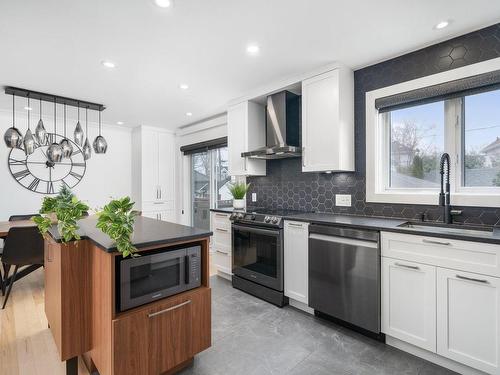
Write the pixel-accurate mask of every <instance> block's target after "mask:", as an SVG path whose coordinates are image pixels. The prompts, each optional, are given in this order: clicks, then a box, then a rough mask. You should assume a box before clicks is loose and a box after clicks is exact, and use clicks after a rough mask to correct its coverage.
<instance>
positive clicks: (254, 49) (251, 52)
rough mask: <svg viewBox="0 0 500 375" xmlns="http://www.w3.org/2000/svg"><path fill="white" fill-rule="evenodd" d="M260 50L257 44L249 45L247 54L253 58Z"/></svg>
mask: <svg viewBox="0 0 500 375" xmlns="http://www.w3.org/2000/svg"><path fill="white" fill-rule="evenodd" d="M259 51H260V48H259V46H258V45H257V44H249V45H248V46H247V52H248V54H249V55H252V56H255V55H257V54H258V53H259Z"/></svg>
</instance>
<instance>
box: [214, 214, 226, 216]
mask: <svg viewBox="0 0 500 375" xmlns="http://www.w3.org/2000/svg"><path fill="white" fill-rule="evenodd" d="M215 216H217V217H227V214H215Z"/></svg>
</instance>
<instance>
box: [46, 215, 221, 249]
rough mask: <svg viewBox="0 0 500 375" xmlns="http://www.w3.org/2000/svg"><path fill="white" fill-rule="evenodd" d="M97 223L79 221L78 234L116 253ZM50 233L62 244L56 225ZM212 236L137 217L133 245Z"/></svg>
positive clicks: (89, 218) (92, 220) (137, 246)
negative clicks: (97, 226)
mask: <svg viewBox="0 0 500 375" xmlns="http://www.w3.org/2000/svg"><path fill="white" fill-rule="evenodd" d="M96 223H97V217H96V216H90V217H88V218H85V219H82V220H80V221H78V225H79V226H80V229H79V231H78V233H79V234H80V236H81V237H82V239H90V240H91V241H93V242H94V243H95V244H96V245H97V246H99V247H100V248H102V249H103V250H105V251H107V252H110V253H111V252H114V251H116V246H115V243H114V241H113V240H112V239H111V238H109V236H108V235H107V234H104V233H103V232H102V231H101V230H100V229H97V228H96ZM49 233H50V235H51V236H52V238H54V240H56V241H57V242H61V236H60V235H59V231H58V230H57V226H56V225H54V226H52V228H51V229H50V230H49ZM211 235H212V232H211V231H209V230H204V229H199V228H194V227H189V226H186V225H180V224H175V223H169V222H166V221H161V220H155V219H150V218H147V217H144V216H137V217H136V219H135V224H134V234H133V236H132V243H133V245H134V246H135V247H136V248H141V247H146V246H153V245H167V244H169V243H173V242H179V241H188V240H196V239H200V238H203V237H208V236H211Z"/></svg>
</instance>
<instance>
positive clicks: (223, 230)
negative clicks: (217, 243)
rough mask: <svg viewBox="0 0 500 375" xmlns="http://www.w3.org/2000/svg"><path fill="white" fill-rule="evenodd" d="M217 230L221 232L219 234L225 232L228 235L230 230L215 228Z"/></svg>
mask: <svg viewBox="0 0 500 375" xmlns="http://www.w3.org/2000/svg"><path fill="white" fill-rule="evenodd" d="M215 230H217V231H219V232H225V233H227V232H228V230H227V229H222V228H215Z"/></svg>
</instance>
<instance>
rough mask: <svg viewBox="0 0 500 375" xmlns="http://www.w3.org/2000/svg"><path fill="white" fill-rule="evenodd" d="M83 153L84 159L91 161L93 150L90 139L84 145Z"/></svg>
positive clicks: (86, 139)
mask: <svg viewBox="0 0 500 375" xmlns="http://www.w3.org/2000/svg"><path fill="white" fill-rule="evenodd" d="M82 153H83V158H84V159H85V160H89V159H90V157H91V156H92V148H91V147H90V142H89V139H88V138H85V144H84V145H83V149H82Z"/></svg>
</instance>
